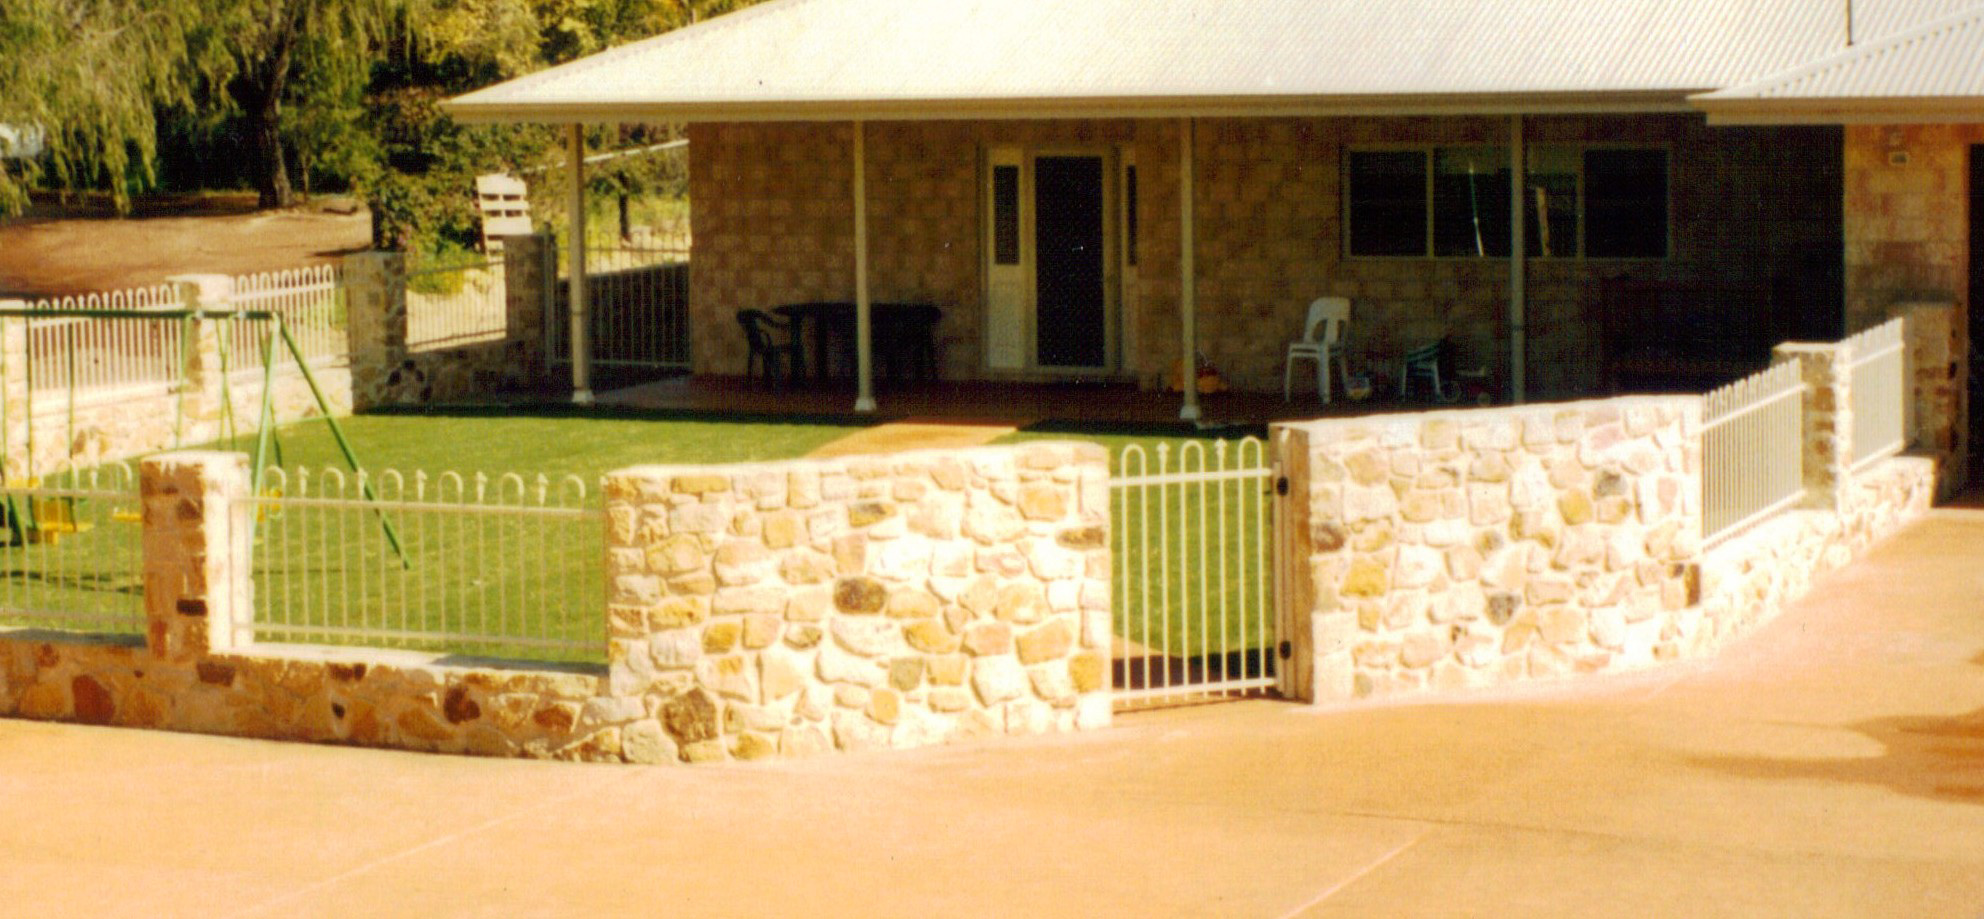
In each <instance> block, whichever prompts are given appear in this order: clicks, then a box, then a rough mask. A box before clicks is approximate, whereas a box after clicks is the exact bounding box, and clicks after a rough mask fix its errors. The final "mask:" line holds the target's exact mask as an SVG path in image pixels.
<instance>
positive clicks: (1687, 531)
mask: <svg viewBox="0 0 1984 919" xmlns="http://www.w3.org/2000/svg"><path fill="white" fill-rule="evenodd" d="M1700 424H1701V411H1700V401H1699V400H1698V399H1694V398H1686V397H1673V398H1662V397H1646V398H1629V399H1616V400H1610V401H1604V402H1585V403H1569V404H1562V405H1548V406H1538V407H1534V408H1522V409H1491V410H1479V411H1470V412H1434V413H1428V414H1422V415H1391V416H1379V417H1373V418H1362V419H1354V420H1345V421H1322V422H1306V423H1300V424H1290V425H1284V426H1281V428H1280V430H1281V431H1283V432H1285V435H1286V436H1287V438H1288V440H1287V441H1286V444H1287V446H1286V451H1287V452H1286V453H1285V456H1289V457H1292V458H1295V463H1296V464H1298V465H1299V467H1300V468H1299V475H1297V476H1291V479H1293V480H1294V481H1295V483H1296V484H1295V486H1294V487H1293V489H1292V493H1293V494H1294V495H1296V496H1297V500H1296V501H1295V503H1296V504H1297V505H1299V507H1297V508H1294V509H1293V513H1294V514H1295V515H1296V522H1295V527H1296V528H1297V529H1299V530H1301V531H1303V532H1305V533H1306V536H1307V539H1306V540H1304V542H1305V543H1306V545H1303V546H1300V547H1298V548H1297V550H1296V553H1295V555H1294V556H1293V558H1294V559H1295V560H1296V561H1295V562H1293V563H1292V565H1293V566H1294V567H1291V572H1294V573H1297V576H1296V577H1295V578H1294V580H1296V581H1297V584H1296V585H1295V589H1296V590H1297V592H1298V597H1299V599H1298V601H1297V602H1296V604H1295V608H1296V609H1298V610H1300V609H1307V610H1310V611H1312V614H1313V619H1312V622H1311V623H1310V625H1311V628H1312V629H1313V632H1312V633H1311V634H1312V636H1313V642H1314V657H1313V666H1314V668H1315V670H1314V674H1313V677H1312V678H1311V679H1312V680H1313V693H1314V695H1315V697H1316V698H1361V697H1366V696H1376V695H1393V694H1398V693H1403V692H1411V691H1415V690H1423V689H1462V688H1468V687H1475V686H1485V685H1492V684H1497V683H1506V682H1512V681H1519V680H1527V679H1536V678H1544V677H1553V676H1560V675H1565V674H1570V673H1589V672H1596V671H1601V670H1609V669H1613V668H1615V667H1620V666H1632V665H1635V664H1643V663H1651V662H1652V661H1654V660H1656V659H1671V658H1673V657H1675V656H1677V654H1678V642H1680V641H1682V640H1684V639H1685V637H1686V636H1685V635H1682V634H1679V630H1680V629H1681V626H1682V623H1681V622H1680V621H1679V619H1678V615H1677V614H1678V613H1679V612H1680V611H1681V610H1685V609H1687V608H1689V607H1691V606H1693V605H1695V604H1696V603H1697V602H1698V601H1699V599H1700V598H1699V591H1700V573H1699V570H1698V567H1697V557H1698V554H1699V543H1700V539H1701V502H1700V495H1699V492H1700V484H1699V483H1700V468H1699V467H1700V462H1701V457H1700V448H1699V446H1698V443H1699V441H1698V438H1699V434H1698V432H1699V428H1700ZM1305 489H1306V490H1305ZM1305 494H1306V500H1303V499H1302V497H1301V496H1303V495H1305ZM1304 561H1306V565H1303V564H1302V562H1304ZM1305 568H1306V570H1303V569H1305ZM1301 574H1306V575H1307V577H1306V578H1303V577H1300V575H1301ZM1305 662H1306V661H1305ZM1298 666H1299V664H1298Z"/></svg>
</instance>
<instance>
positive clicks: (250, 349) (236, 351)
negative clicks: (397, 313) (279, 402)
mask: <svg viewBox="0 0 1984 919" xmlns="http://www.w3.org/2000/svg"><path fill="white" fill-rule="evenodd" d="M344 294H345V290H344V279H343V275H342V273H341V272H340V270H339V269H338V267H337V266H335V265H314V266H311V267H308V268H294V269H290V270H288V271H273V272H263V273H260V274H249V275H241V276H239V277H236V278H235V279H234V299H233V307H234V308H235V309H237V310H267V311H268V312H271V313H276V314H278V315H280V316H281V317H282V321H283V324H284V325H285V326H288V328H289V333H290V335H292V336H293V337H295V339H296V344H297V347H298V348H299V349H301V350H302V351H303V356H304V358H305V359H308V360H315V359H317V358H323V357H342V356H344V355H345V354H346V352H347V350H348V349H349V345H348V343H347V342H346V341H345V297H344ZM228 334H229V336H230V337H229V340H228V342H227V348H228V351H229V353H230V355H231V357H230V360H229V363H230V364H231V365H232V366H234V367H259V366H261V363H262V346H263V343H264V340H265V336H266V335H267V334H268V328H267V326H266V324H264V323H256V322H238V323H233V324H232V325H231V327H230V328H229V330H228Z"/></svg>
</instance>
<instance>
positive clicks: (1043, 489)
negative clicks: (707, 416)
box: [606, 444, 1110, 761]
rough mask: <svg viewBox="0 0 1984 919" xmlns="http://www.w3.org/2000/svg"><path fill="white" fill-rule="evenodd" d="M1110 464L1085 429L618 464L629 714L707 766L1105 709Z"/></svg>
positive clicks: (1052, 726)
mask: <svg viewBox="0 0 1984 919" xmlns="http://www.w3.org/2000/svg"><path fill="white" fill-rule="evenodd" d="M1107 476H1108V455H1107V453H1106V452H1105V451H1104V450H1103V449H1102V448H1101V447H1098V446H1094V445H1086V444H1085V445H1080V446H1076V445H1069V444H1058V445H1048V444H1040V445H1030V446H1025V447H1020V448H985V449H978V450H964V451H950V450H947V451H928V452H919V453H905V454H895V455H890V456H878V457H858V458H853V459H844V460H830V461H800V462H793V463H779V464H768V465H763V466H751V467H743V468H733V469H718V470H713V469H708V468H681V467H651V468H639V469H631V470H625V471H622V472H619V473H615V474H614V475H612V476H609V477H608V478H607V482H606V497H607V515H608V547H609V548H608V549H607V553H608V559H607V577H608V606H607V618H608V633H609V637H610V641H609V645H608V657H609V660H610V661H611V669H612V677H611V684H612V691H613V692H614V693H615V694H616V695H617V696H619V697H621V698H622V699H625V700H628V703H627V704H629V705H630V706H631V709H630V710H631V711H634V712H640V711H643V709H642V708H641V707H640V706H639V704H638V703H639V701H640V700H641V699H646V700H647V704H646V707H645V711H646V712H647V713H648V714H649V715H650V716H652V717H654V718H656V719H657V720H653V721H642V722H639V723H637V725H636V726H635V727H632V728H630V729H629V730H635V729H641V730H644V731H645V736H646V737H647V738H648V742H649V743H654V744H659V745H662V746H664V747H665V748H667V749H668V750H669V751H671V752H673V751H675V750H676V749H677V746H676V745H678V744H679V745H680V746H679V752H680V755H681V756H682V757H684V758H686V759H689V760H692V761H694V760H702V759H722V758H724V757H726V756H734V757H738V758H742V759H755V758H760V757H767V756H775V755H787V756H790V755H801V754H806V753H812V752H818V751H821V750H826V749H832V748H834V747H838V748H840V749H843V750H854V749H865V748H870V747H910V746H922V745H926V744H932V743H938V742H941V741H943V740H946V739H948V738H952V737H964V736H974V735H980V734H998V733H1013V734H1034V733H1043V732H1047V731H1067V730H1074V729H1076V728H1088V727H1097V726H1101V725H1105V724H1107V723H1108V722H1109V567H1110V566H1109V502H1108V497H1109V496H1108V485H1107ZM664 727H665V728H666V729H667V730H666V735H663V734H662V733H661V729H662V728H664Z"/></svg>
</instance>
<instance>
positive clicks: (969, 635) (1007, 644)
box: [964, 622, 1013, 657]
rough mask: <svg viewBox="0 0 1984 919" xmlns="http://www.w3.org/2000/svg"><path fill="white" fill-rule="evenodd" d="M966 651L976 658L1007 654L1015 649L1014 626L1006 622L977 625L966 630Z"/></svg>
mask: <svg viewBox="0 0 1984 919" xmlns="http://www.w3.org/2000/svg"><path fill="white" fill-rule="evenodd" d="M964 649H965V650H966V651H967V652H970V653H971V654H972V655H973V656H976V657H985V656H988V655H999V654H1006V653H1008V652H1010V651H1012V649H1013V629H1012V626H1009V625H1007V624H1005V623H1004V622H981V623H977V624H975V625H973V626H971V627H969V628H967V629H965V632H964Z"/></svg>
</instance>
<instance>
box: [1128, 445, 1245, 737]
mask: <svg viewBox="0 0 1984 919" xmlns="http://www.w3.org/2000/svg"><path fill="white" fill-rule="evenodd" d="M1229 443H1230V444H1231V445H1230V446H1229ZM1115 465H1116V469H1115V473H1116V475H1115V477H1114V478H1113V479H1111V481H1110V495H1111V502H1110V505H1111V532H1112V534H1113V537H1112V538H1113V539H1114V540H1115V543H1116V544H1115V545H1114V546H1113V547H1112V549H1113V552H1114V555H1115V568H1116V571H1115V586H1114V589H1113V590H1112V592H1111V594H1112V601H1111V602H1112V604H1113V606H1114V610H1113V612H1112V619H1113V623H1112V627H1113V631H1114V633H1115V641H1116V643H1117V647H1116V650H1115V653H1114V654H1113V655H1112V656H1113V657H1114V658H1115V660H1116V664H1115V665H1116V668H1117V673H1116V684H1115V685H1116V686H1117V690H1116V698H1117V700H1118V701H1123V702H1138V701H1145V700H1152V699H1160V698H1166V697H1178V696H1199V695H1211V694H1228V693H1235V692H1244V691H1248V690H1258V689H1264V688H1266V687H1269V686H1272V685H1274V682H1275V679H1274V656H1273V654H1272V653H1270V649H1271V647H1272V645H1273V644H1274V624H1273V623H1274V595H1273V579H1272V578H1273V575H1272V572H1271V571H1270V570H1269V569H1270V567H1271V565H1272V556H1271V554H1270V552H1271V549H1272V539H1273V533H1272V529H1271V526H1270V523H1271V521H1270V508H1269V501H1270V499H1269V497H1268V495H1267V486H1268V481H1269V479H1270V478H1271V476H1272V471H1271V469H1270V468H1269V466H1268V461H1267V446H1266V444H1265V443H1263V442H1262V441H1261V440H1259V439H1257V438H1252V437H1249V438H1243V439H1241V440H1238V441H1232V442H1229V441H1224V440H1219V441H1213V442H1212V445H1211V447H1208V446H1207V445H1206V444H1205V443H1204V442H1200V441H1188V442H1186V443H1185V444H1184V445H1183V446H1181V447H1179V448H1178V449H1176V450H1175V451H1174V450H1173V449H1172V448H1171V446H1170V445H1168V444H1157V445H1156V446H1155V447H1154V448H1146V447H1145V446H1144V445H1141V444H1131V445H1129V446H1127V447H1125V448H1124V449H1123V451H1122V452H1121V453H1120V454H1118V456H1117V458H1116V464H1115Z"/></svg>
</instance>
